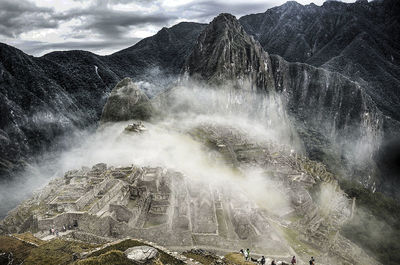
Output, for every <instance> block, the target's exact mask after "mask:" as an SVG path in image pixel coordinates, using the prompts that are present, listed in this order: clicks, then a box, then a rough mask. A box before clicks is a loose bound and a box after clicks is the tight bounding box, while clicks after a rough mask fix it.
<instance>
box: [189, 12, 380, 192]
mask: <svg viewBox="0 0 400 265" xmlns="http://www.w3.org/2000/svg"><path fill="white" fill-rule="evenodd" d="M194 62H196V63H194ZM185 67H186V68H185V70H186V73H187V74H188V75H189V76H193V77H195V78H198V77H201V78H202V79H203V80H205V81H206V82H208V83H209V84H211V85H214V84H217V85H218V84H223V83H225V85H226V84H229V81H230V80H234V82H236V83H235V87H236V88H238V89H242V90H247V89H248V87H249V83H250V84H251V85H250V87H251V88H252V89H251V90H254V91H258V92H259V91H264V92H269V93H270V94H271V93H272V94H274V93H275V92H277V93H278V94H279V95H281V97H280V98H279V99H277V100H282V102H283V106H284V108H286V111H287V112H288V113H289V114H290V115H291V117H292V118H293V122H295V123H296V125H295V126H294V127H295V128H296V129H297V132H298V134H299V135H300V137H301V138H302V140H303V142H304V144H305V147H306V152H307V153H308V155H309V156H310V157H311V158H313V159H317V160H320V161H323V162H324V163H325V164H327V165H330V166H331V169H333V170H338V171H341V170H343V171H342V173H344V174H350V175H353V176H354V177H355V178H356V179H357V180H361V181H362V182H363V183H364V184H365V185H371V186H372V185H375V183H374V182H375V181H376V178H371V177H370V176H371V175H372V176H373V175H374V173H373V171H374V170H375V167H374V163H373V160H372V155H373V153H374V152H375V151H376V149H377V148H378V146H379V144H380V141H381V135H382V126H383V125H382V124H383V116H382V113H381V112H380V110H379V109H378V108H377V107H376V105H375V103H374V102H373V100H372V99H371V98H370V96H369V95H368V94H367V93H366V91H365V88H364V87H362V86H361V85H360V84H358V83H356V82H353V81H351V80H350V79H348V78H347V77H345V76H343V75H341V74H338V73H335V72H330V71H327V70H325V69H321V68H315V67H313V66H310V65H307V64H301V63H289V62H287V61H285V60H284V59H283V58H281V57H279V56H270V55H269V54H268V53H266V52H265V51H264V50H263V49H262V48H261V47H260V45H259V43H258V42H257V41H254V40H253V39H252V37H250V36H248V35H247V34H246V33H245V32H244V31H243V28H242V26H241V25H240V24H239V22H238V21H237V20H236V18H235V17H233V16H232V15H228V14H221V15H219V16H218V17H217V18H215V19H214V20H213V21H212V22H211V23H210V25H208V26H207V28H206V29H205V30H204V31H203V33H202V34H200V36H199V39H198V42H197V44H196V45H195V47H194V49H193V52H192V54H191V55H190V56H189V58H188V60H187V63H186V64H185ZM245 80H247V82H246V81H245ZM350 145H351V146H352V147H351V148H350Z"/></svg>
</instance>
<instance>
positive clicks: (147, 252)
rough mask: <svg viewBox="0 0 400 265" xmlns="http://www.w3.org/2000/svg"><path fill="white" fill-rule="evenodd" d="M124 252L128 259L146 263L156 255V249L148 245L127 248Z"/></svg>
mask: <svg viewBox="0 0 400 265" xmlns="http://www.w3.org/2000/svg"><path fill="white" fill-rule="evenodd" d="M124 253H125V255H126V256H127V257H128V259H130V260H132V261H134V262H137V263H139V264H145V263H148V262H150V261H151V260H154V259H155V258H156V257H157V255H158V251H157V249H155V248H153V247H149V246H139V247H133V248H128V249H127V250H125V252H124Z"/></svg>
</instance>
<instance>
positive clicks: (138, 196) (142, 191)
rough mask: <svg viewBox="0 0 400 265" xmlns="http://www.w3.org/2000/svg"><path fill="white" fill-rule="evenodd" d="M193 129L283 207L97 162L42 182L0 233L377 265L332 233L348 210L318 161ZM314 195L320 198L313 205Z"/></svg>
mask: <svg viewBox="0 0 400 265" xmlns="http://www.w3.org/2000/svg"><path fill="white" fill-rule="evenodd" d="M202 130H203V131H202V133H203V135H207V139H206V140H207V143H208V144H209V145H214V147H213V148H214V150H216V151H217V152H218V153H219V154H221V155H222V156H223V157H224V159H225V161H226V163H227V165H230V166H232V167H233V168H237V169H239V170H241V169H244V168H246V167H252V166H257V167H259V168H261V169H263V170H264V171H265V174H268V175H269V178H271V179H272V180H273V181H274V183H275V184H274V185H277V187H278V186H279V190H281V191H282V194H280V195H279V196H283V197H285V198H286V199H287V201H288V202H289V205H287V206H285V208H284V209H281V211H280V212H279V213H272V212H269V211H268V210H267V209H265V208H263V207H262V205H259V204H257V203H255V202H254V201H252V200H250V199H249V198H248V195H247V194H245V193H244V192H243V190H241V188H240V187H237V186H235V183H219V184H218V182H217V183H215V184H211V183H207V182H204V181H201V180H199V179H194V178H192V177H190V176H185V175H183V174H182V173H180V172H176V171H173V170H170V169H166V168H160V167H139V166H135V165H131V166H124V167H113V166H107V165H106V164H104V163H100V164H96V165H94V166H93V167H92V168H87V167H83V168H82V169H79V170H72V171H69V172H67V173H66V174H65V175H64V177H63V178H58V179H55V180H53V181H51V182H50V183H49V184H48V186H46V187H45V188H44V189H43V190H41V191H40V192H38V193H37V194H36V195H35V196H34V197H33V198H32V199H30V200H28V201H25V202H24V203H22V204H21V205H20V206H19V207H18V208H16V209H14V210H13V211H11V212H10V213H9V215H8V216H7V217H6V218H5V219H4V220H3V222H2V224H1V226H0V228H1V229H2V230H3V231H5V232H7V233H16V232H24V231H34V232H37V233H36V235H37V236H39V237H44V236H46V235H48V231H49V229H50V228H52V227H55V228H58V229H60V228H61V227H63V226H66V227H71V228H73V231H74V235H73V238H75V239H76V238H78V237H79V238H78V239H82V238H85V239H89V240H90V241H91V242H95V241H99V242H100V241H107V240H115V239H122V238H126V237H132V238H139V239H142V240H147V241H149V242H155V243H156V244H158V245H161V246H165V247H167V248H169V249H174V250H179V251H185V250H188V249H192V248H203V249H211V250H217V251H220V252H230V251H238V250H239V249H242V248H250V249H251V250H252V253H255V254H256V253H259V254H264V255H266V256H269V257H281V258H282V257H287V259H289V258H290V256H291V255H292V254H296V256H302V255H303V256H308V254H307V252H304V253H303V252H299V251H303V250H301V249H311V250H312V251H314V252H315V253H321V254H320V255H319V258H320V259H319V260H321V259H322V257H323V258H324V259H325V262H322V263H321V264H331V262H333V260H332V259H331V257H334V259H335V260H336V259H337V258H339V259H340V260H342V261H345V262H348V263H351V264H378V263H376V261H374V260H373V259H371V258H370V257H369V256H368V255H366V254H365V252H363V251H362V249H360V248H359V247H358V246H356V245H355V244H354V243H352V242H351V241H349V240H347V239H346V238H344V237H343V236H341V235H340V233H339V231H340V229H341V227H342V225H343V224H344V223H345V222H346V220H348V219H349V218H351V216H352V211H354V205H355V204H354V201H353V200H352V199H351V198H348V197H347V196H346V194H344V192H343V191H341V190H340V188H339V187H338V184H337V181H336V180H335V178H334V177H333V175H332V174H330V173H329V172H328V171H327V170H326V169H325V167H324V166H323V165H322V164H320V163H317V162H313V161H310V160H308V159H306V158H304V157H302V156H300V155H297V154H295V153H293V152H292V151H291V150H290V149H288V148H287V147H285V146H278V147H277V146H273V145H272V144H270V143H256V142H251V141H249V140H248V139H246V138H245V137H243V135H241V134H240V133H238V132H236V131H233V130H230V129H225V130H221V129H220V128H215V127H212V126H211V127H203V128H202ZM200 141H201V139H200ZM313 190H314V191H313ZM315 190H317V191H318V190H319V192H315ZM321 192H324V194H326V196H324V199H323V200H322V199H321V198H319V197H318V194H320V193H321ZM303 244H304V246H303ZM299 246H301V247H300V250H299V249H297V252H293V251H294V250H293V248H294V247H296V248H298V247H299ZM322 253H325V254H322Z"/></svg>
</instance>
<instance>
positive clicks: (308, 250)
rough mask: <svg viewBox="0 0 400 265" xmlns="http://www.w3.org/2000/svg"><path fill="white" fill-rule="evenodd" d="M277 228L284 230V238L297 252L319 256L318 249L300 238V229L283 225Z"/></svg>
mask: <svg viewBox="0 0 400 265" xmlns="http://www.w3.org/2000/svg"><path fill="white" fill-rule="evenodd" d="M276 227H277V226H276ZM277 228H278V229H280V230H281V231H282V232H283V236H284V238H285V239H286V241H287V242H288V243H289V244H290V246H291V247H292V248H293V249H294V251H295V252H296V253H298V254H301V255H303V254H305V255H307V256H317V255H318V254H319V251H318V250H316V249H315V248H314V247H312V246H310V245H309V244H307V243H305V242H303V241H301V240H300V239H299V237H300V234H299V232H298V231H296V230H294V229H291V228H286V227H281V226H279V227H277Z"/></svg>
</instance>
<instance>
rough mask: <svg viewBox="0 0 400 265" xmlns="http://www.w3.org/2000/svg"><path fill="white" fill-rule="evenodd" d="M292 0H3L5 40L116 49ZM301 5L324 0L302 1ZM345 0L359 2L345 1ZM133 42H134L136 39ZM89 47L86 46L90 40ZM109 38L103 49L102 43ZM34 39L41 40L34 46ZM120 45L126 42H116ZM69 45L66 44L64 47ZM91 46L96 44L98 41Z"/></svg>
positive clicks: (39, 49) (0, 30)
mask: <svg viewBox="0 0 400 265" xmlns="http://www.w3.org/2000/svg"><path fill="white" fill-rule="evenodd" d="M285 2H286V0H231V1H229V2H227V1H225V0H64V1H54V0H31V1H29V0H20V1H11V0H1V1H0V36H1V37H2V39H3V40H2V41H4V42H6V43H8V44H11V45H16V46H17V48H21V49H22V50H24V51H26V52H30V53H32V54H34V55H42V54H43V53H45V52H49V51H52V50H53V49H56V48H63V49H68V46H67V44H71V48H74V49H76V48H78V47H76V45H78V44H79V43H82V49H83V47H86V48H88V47H92V48H91V49H90V51H92V52H95V53H100V54H104V53H111V52H114V51H117V50H118V49H121V48H123V47H121V46H120V45H121V44H122V43H126V46H125V47H127V46H130V45H133V44H134V43H135V42H136V41H137V39H140V38H145V37H148V36H151V35H154V34H155V33H156V32H157V31H158V30H160V29H161V28H162V27H164V26H166V27H170V26H172V25H174V24H176V23H178V22H181V21H193V22H202V23H207V22H209V21H211V20H212V18H213V17H215V16H216V15H218V14H219V13H222V12H224V13H232V14H234V15H235V16H236V17H240V16H242V15H246V14H251V13H261V12H265V11H266V10H267V9H269V8H271V7H274V6H277V5H281V4H283V3H285ZM298 2H299V3H301V4H309V3H311V2H314V3H316V4H318V5H321V4H322V3H323V2H324V0H314V1H310V0H299V1H298ZM344 2H354V1H353V0H345V1H344ZM129 40H132V41H131V42H130V41H129ZM85 42H86V43H88V44H89V45H84V43H85ZM101 42H104V46H103V47H101V46H100V43H101ZM32 43H36V45H34V46H30V45H32ZM113 43H115V44H116V43H119V44H120V45H115V46H106V45H113ZM63 44H64V45H63ZM91 44H96V45H92V46H91Z"/></svg>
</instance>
